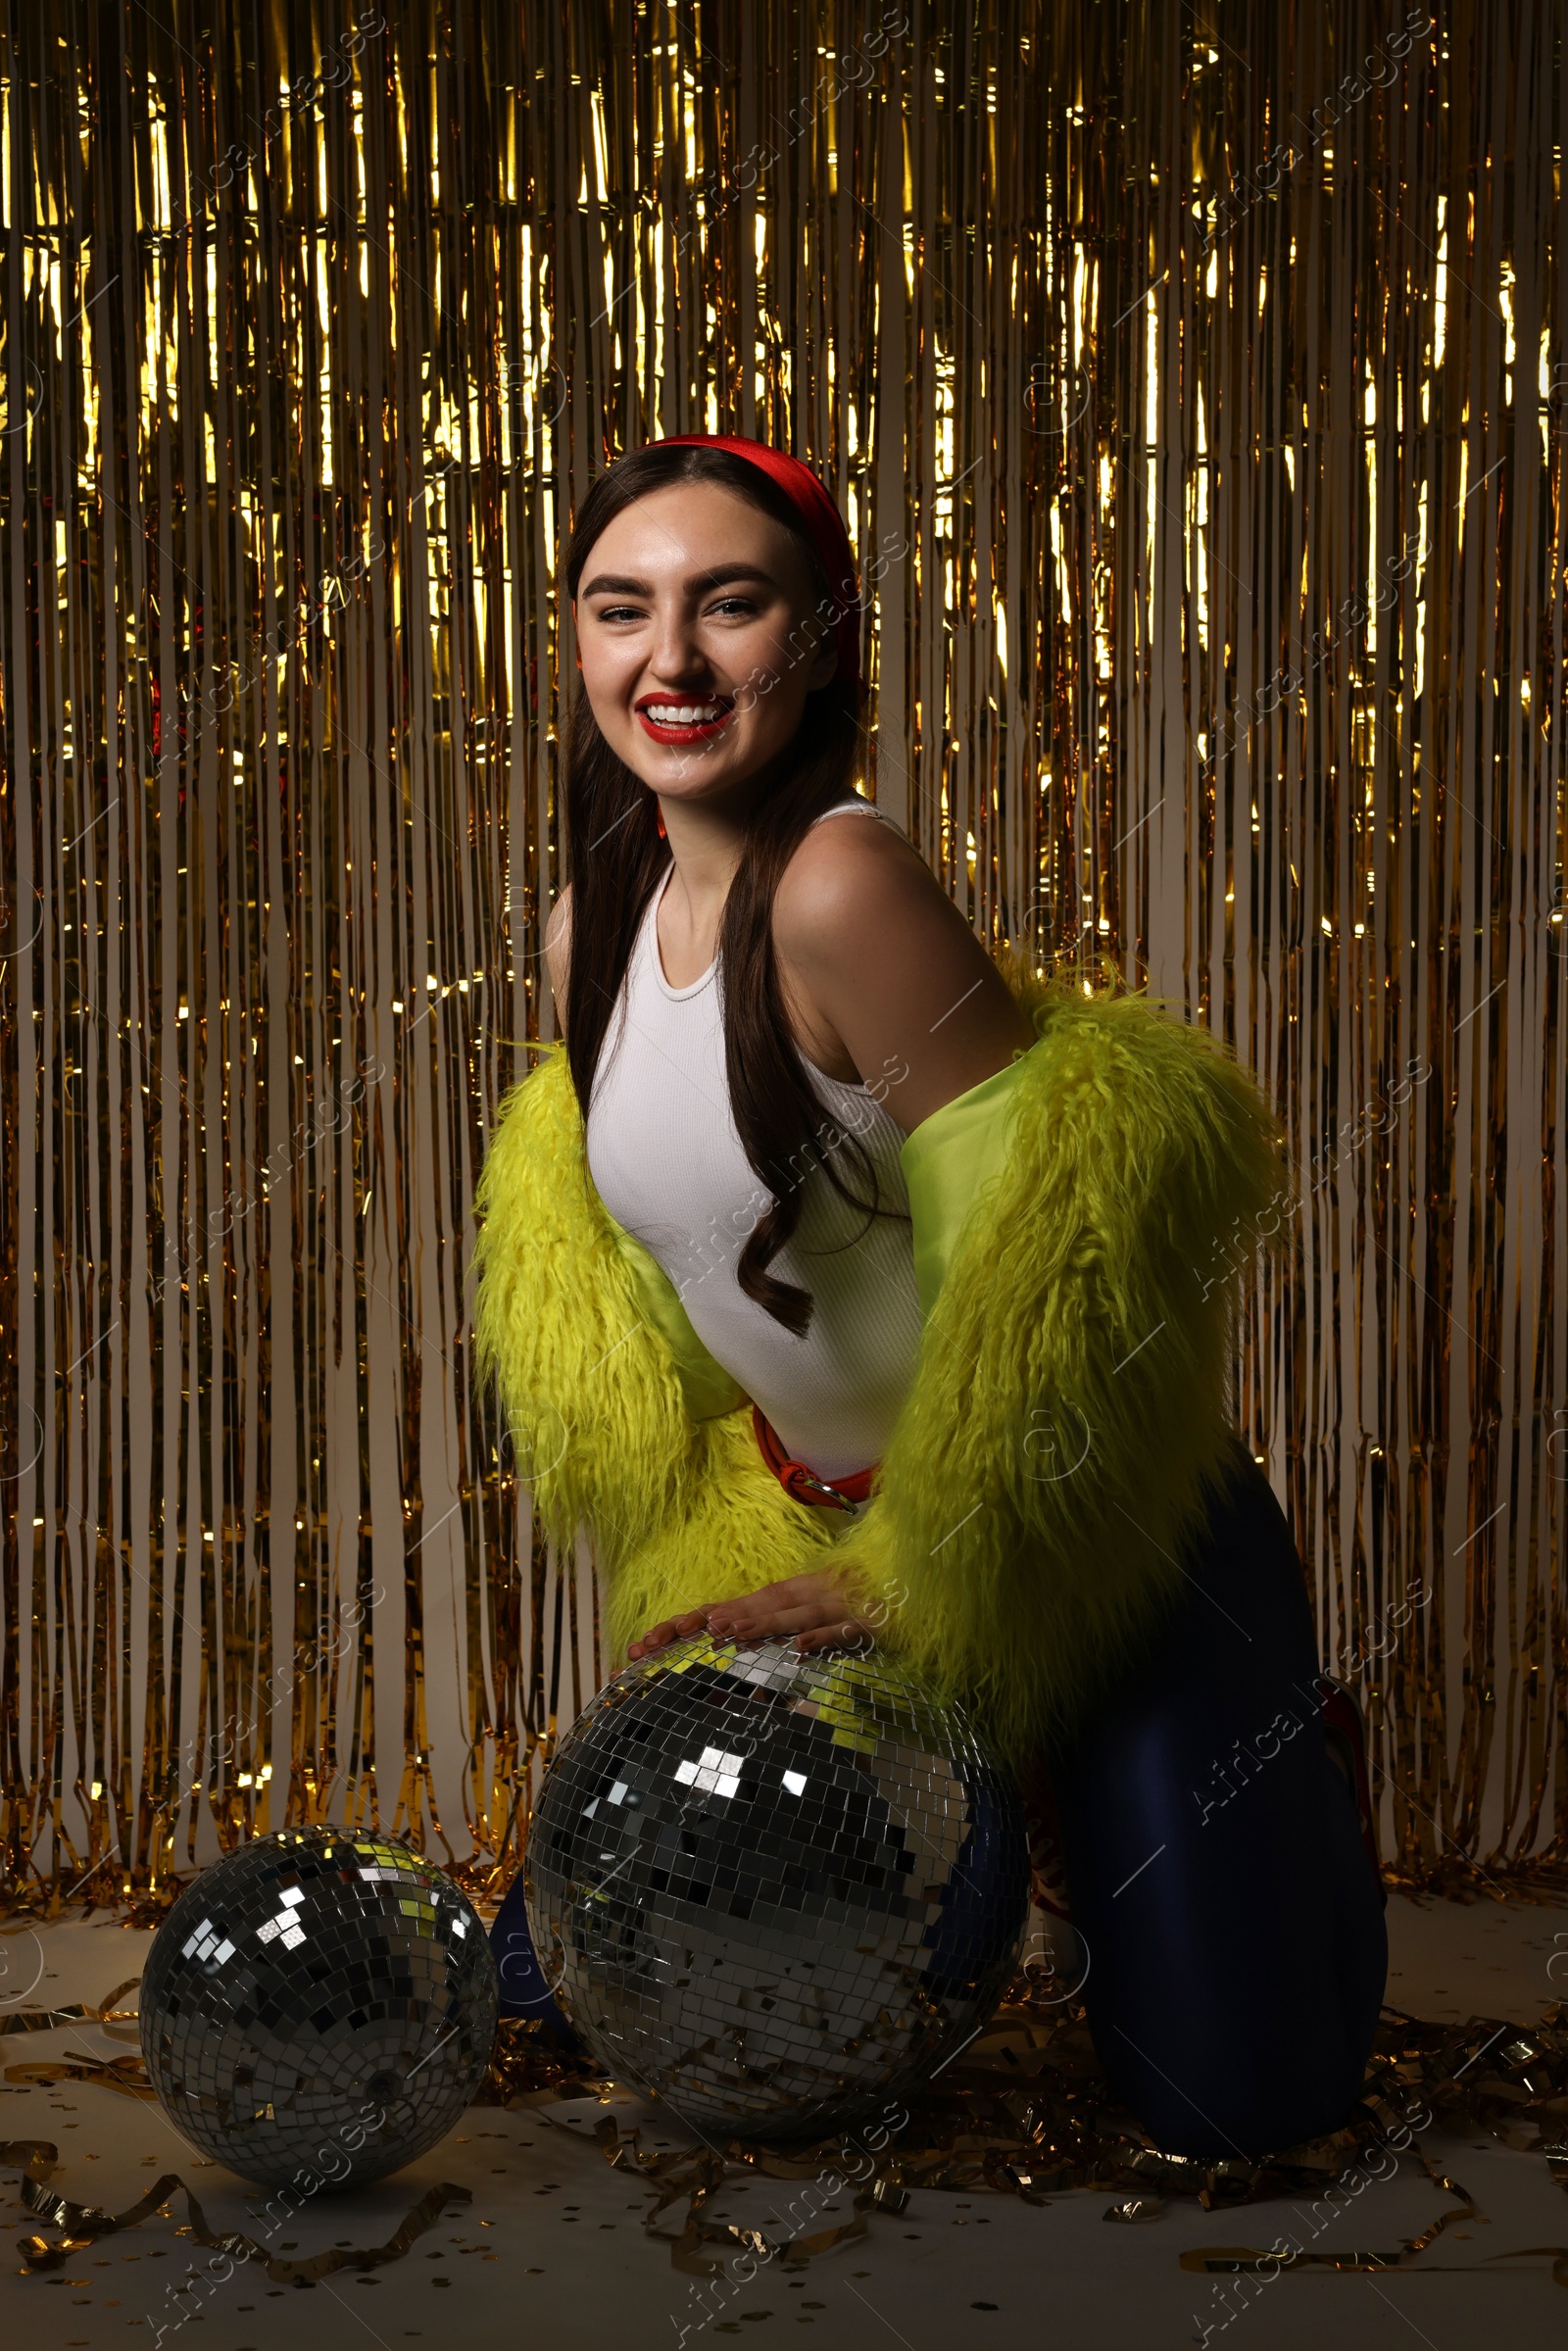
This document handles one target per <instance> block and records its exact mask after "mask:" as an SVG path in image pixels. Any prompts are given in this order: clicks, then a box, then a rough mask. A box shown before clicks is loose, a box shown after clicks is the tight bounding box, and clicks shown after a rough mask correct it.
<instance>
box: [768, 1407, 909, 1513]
mask: <svg viewBox="0 0 1568 2351" xmlns="http://www.w3.org/2000/svg"><path fill="white" fill-rule="evenodd" d="M752 1427H753V1428H754V1429H755V1430H756V1432H757V1442H758V1444H759V1445H760V1447H761V1451H762V1459H763V1460H764V1461H765V1462H766V1463H767V1466H768V1468H769V1469H770V1470H771V1471H772V1472H773V1475H774V1477H775V1478H777V1480H778V1482H779V1484H780V1485H781V1486H782V1487H783V1489H784V1491H785V1493H786V1494H788V1495H789V1496H790V1499H791V1500H792V1501H796V1502H814V1503H816V1505H817V1506H818V1508H819V1509H823V1510H848V1511H849V1512H850V1513H851V1514H852V1516H853V1514H854V1513H855V1512H856V1511H857V1510H858V1507H859V1505H860V1503H861V1502H863V1501H865V1500H867V1499H868V1498H869V1495H870V1492H871V1480H872V1479H873V1478H874V1477H875V1476H876V1473H877V1470H878V1468H879V1466H880V1464H879V1463H877V1462H875V1461H873V1462H872V1464H871V1466H870V1468H869V1469H858V1470H857V1471H856V1473H855V1475H854V1476H853V1477H852V1478H839V1479H836V1480H835V1481H834V1483H833V1484H832V1485H831V1486H829V1485H826V1484H825V1483H824V1482H823V1480H822V1479H821V1478H819V1477H818V1476H817V1475H816V1473H815V1471H814V1470H810V1469H808V1468H807V1466H806V1463H805V1462H804V1461H792V1460H791V1459H790V1456H789V1454H788V1453H786V1451H785V1450H784V1446H783V1444H782V1442H781V1440H780V1438H779V1435H778V1432H777V1431H776V1430H775V1429H774V1427H773V1426H772V1423H771V1422H770V1421H768V1420H766V1419H764V1418H763V1415H762V1412H761V1409H760V1406H759V1405H757V1404H754V1405H753V1406H752Z"/></svg>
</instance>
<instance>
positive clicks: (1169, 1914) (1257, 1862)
mask: <svg viewBox="0 0 1568 2351" xmlns="http://www.w3.org/2000/svg"><path fill="white" fill-rule="evenodd" d="M1235 1456H1236V1458H1235V1469H1234V1473H1233V1475H1232V1477H1231V1479H1230V1482H1229V1485H1228V1488H1227V1491H1226V1493H1225V1495H1224V1497H1223V1499H1222V1500H1220V1501H1219V1502H1217V1503H1216V1504H1215V1505H1214V1506H1213V1507H1212V1508H1211V1510H1210V1514H1209V1520H1208V1527H1207V1534H1206V1540H1205V1541H1204V1542H1202V1543H1199V1544H1195V1545H1194V1546H1193V1555H1192V1556H1191V1558H1190V1559H1189V1561H1188V1562H1187V1564H1188V1567H1189V1571H1190V1572H1189V1576H1188V1580H1187V1584H1186V1588H1185V1593H1184V1597H1183V1599H1182V1601H1181V1604H1180V1607H1179V1610H1178V1612H1177V1614H1176V1616H1175V1617H1174V1619H1173V1620H1172V1621H1171V1622H1170V1623H1168V1624H1167V1625H1166V1626H1165V1627H1164V1628H1163V1630H1162V1632H1161V1635H1160V1637H1159V1639H1158V1641H1157V1642H1156V1643H1155V1644H1154V1646H1153V1649H1152V1653H1151V1655H1150V1656H1149V1658H1148V1659H1147V1661H1146V1662H1145V1663H1144V1664H1143V1665H1141V1666H1140V1667H1139V1668H1138V1669H1137V1670H1135V1671H1134V1672H1133V1673H1132V1674H1131V1675H1130V1676H1129V1677H1127V1678H1126V1679H1124V1680H1122V1681H1121V1682H1119V1683H1118V1685H1117V1687H1116V1689H1115V1691H1114V1694H1113V1695H1112V1696H1111V1697H1110V1698H1108V1699H1107V1700H1106V1701H1104V1702H1103V1703H1102V1704H1101V1705H1099V1706H1098V1707H1096V1708H1095V1709H1094V1710H1093V1712H1092V1713H1091V1715H1090V1716H1089V1717H1088V1719H1087V1720H1086V1722H1085V1723H1084V1724H1083V1725H1082V1726H1081V1727H1080V1729H1079V1730H1078V1731H1077V1733H1076V1734H1075V1736H1074V1738H1073V1740H1072V1742H1071V1744H1070V1747H1069V1748H1068V1750H1067V1751H1066V1752H1064V1753H1061V1754H1057V1755H1055V1756H1054V1757H1052V1758H1051V1759H1050V1772H1051V1781H1052V1786H1053V1788H1054V1794H1055V1800H1056V1810H1057V1815H1058V1818H1059V1821H1060V1825H1061V1838H1062V1856H1063V1862H1064V1866H1065V1870H1066V1877H1067V1887H1068V1893H1069V1896H1070V1900H1071V1905H1072V1915H1073V1924H1074V1926H1075V1927H1076V1928H1077V1929H1078V1931H1079V1933H1080V1934H1081V1935H1082V1936H1083V1938H1084V1940H1085V1942H1086V1943H1087V1945H1088V1960H1089V1973H1088V1976H1087V1978H1086V1979H1085V1980H1084V1982H1083V1984H1082V1989H1081V1993H1080V1997H1081V1998H1082V1999H1083V2001H1084V2004H1085V2006H1086V2008H1087V2010H1088V2015H1089V2023H1090V2029H1091V2031H1092V2033H1093V2034H1094V2040H1095V2047H1096V2050H1097V2051H1098V2053H1099V2056H1100V2061H1101V2063H1102V2065H1103V2068H1104V2070H1105V2074H1106V2077H1107V2079H1108V2081H1109V2082H1110V2084H1111V2086H1112V2088H1113V2089H1114V2090H1115V2091H1116V2092H1117V2093H1118V2094H1119V2095H1120V2097H1121V2098H1122V2099H1123V2101H1124V2102H1125V2104H1126V2105H1127V2106H1128V2107H1129V2108H1130V2109H1131V2111H1132V2112H1133V2114H1135V2115H1136V2116H1137V2118H1138V2120H1139V2121H1140V2122H1141V2123H1142V2124H1143V2126H1144V2128H1145V2130H1146V2131H1149V2132H1150V2134H1151V2136H1152V2138H1153V2139H1154V2140H1155V2141H1156V2142H1157V2144H1158V2145H1159V2146H1161V2147H1162V2148H1164V2149H1165V2150H1166V2151H1167V2152H1168V2153H1171V2154H1179V2155H1195V2156H1220V2157H1222V2156H1247V2157H1256V2156H1259V2155H1263V2154H1266V2153H1268V2152H1270V2151H1271V2150H1273V2149H1276V2148H1281V2147H1286V2146H1289V2145H1291V2144H1293V2143H1294V2142H1295V2141H1296V2140H1298V2139H1301V2138H1306V2137H1309V2136H1312V2135H1313V2134H1315V2133H1316V2132H1318V2131H1331V2130H1334V2129H1337V2128H1338V2127H1339V2125H1340V2124H1342V2123H1343V2122H1344V2121H1345V2119H1346V2115H1347V2113H1348V2109H1349V2108H1350V2106H1351V2105H1353V2103H1354V2101H1355V2099H1356V2097H1357V2095H1358V2094H1359V2091H1360V2087H1361V2082H1362V2080H1363V2077H1364V2073H1365V2067H1366V2060H1367V2055H1368V2052H1369V2050H1370V2048H1371V2044H1372V2035H1373V2032H1374V2029H1375V2027H1376V2024H1377V2019H1378V2010H1379V2008H1380V2007H1381V2005H1382V2001H1383V1991H1384V1984H1385V1979H1386V1977H1387V1974H1388V1939H1387V1935H1386V1934H1385V1931H1384V1923H1383V1894H1382V1888H1381V1886H1380V1885H1379V1883H1378V1879H1377V1875H1376V1873H1375V1871H1374V1870H1373V1868H1372V1864H1371V1861H1370V1858H1369V1856H1368V1854H1367V1850H1366V1847H1365V1845H1364V1844H1363V1842H1362V1840H1361V1835H1360V1830H1359V1826H1358V1823H1357V1818H1356V1808H1355V1802H1354V1798H1353V1797H1352V1795H1351V1794H1350V1792H1349V1790H1348V1788H1347V1786H1346V1783H1345V1779H1344V1776H1343V1774H1342V1773H1341V1772H1340V1771H1339V1770H1338V1769H1337V1767H1336V1766H1335V1764H1334V1763H1333V1762H1332V1761H1331V1760H1330V1757H1329V1753H1328V1749H1327V1746H1326V1745H1325V1742H1324V1738H1323V1732H1322V1728H1321V1725H1320V1723H1319V1720H1318V1711H1317V1709H1318V1695H1319V1693H1318V1691H1317V1690H1315V1689H1314V1677H1315V1676H1316V1675H1317V1673H1318V1670H1319V1667H1318V1656H1317V1645H1316V1640H1315V1636H1314V1631H1313V1625H1312V1614H1311V1608H1310V1605H1309V1603H1308V1600H1307V1595H1306V1582H1305V1577H1304V1575H1303V1573H1302V1569H1301V1564H1300V1559H1299V1555H1298V1552H1297V1549H1296V1544H1295V1543H1294V1542H1293V1540H1292V1537H1291V1531H1290V1527H1289V1525H1288V1523H1287V1521H1286V1518H1285V1513H1284V1512H1283V1510H1282V1509H1281V1508H1280V1506H1279V1503H1278V1502H1277V1501H1276V1499H1275V1497H1274V1494H1273V1491H1272V1489H1271V1488H1270V1486H1269V1483H1268V1480H1267V1478H1266V1477H1265V1476H1264V1474H1263V1471H1262V1469H1261V1468H1260V1467H1259V1466H1258V1464H1257V1463H1256V1462H1255V1461H1254V1460H1253V1458H1252V1456H1251V1454H1250V1452H1249V1451H1248V1449H1247V1447H1246V1445H1244V1444H1243V1443H1242V1441H1241V1440H1240V1439H1239V1438H1238V1439H1237V1440H1236V1442H1235Z"/></svg>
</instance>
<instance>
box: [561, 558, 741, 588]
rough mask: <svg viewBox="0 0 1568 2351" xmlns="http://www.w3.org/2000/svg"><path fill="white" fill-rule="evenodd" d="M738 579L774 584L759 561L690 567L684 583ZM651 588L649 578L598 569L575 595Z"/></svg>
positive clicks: (714, 583)
mask: <svg viewBox="0 0 1568 2351" xmlns="http://www.w3.org/2000/svg"><path fill="white" fill-rule="evenodd" d="M738 579H755V580H760V582H761V583H762V585H763V586H764V587H767V588H776V587H777V586H778V581H777V580H776V579H775V578H774V577H773V574H772V573H771V571H764V570H763V569H762V568H761V566H760V564H759V563H720V564H718V565H717V566H716V567H715V568H714V569H713V570H711V571H694V572H693V574H692V576H691V578H690V579H689V580H688V581H687V582H686V585H687V587H688V588H722V587H727V586H729V585H730V584H731V583H732V582H733V581H735V580H738ZM653 592H654V590H653V584H652V582H651V581H649V580H646V579H632V578H631V577H629V576H628V575H627V574H625V573H622V572H612V571H601V572H600V573H599V575H598V577H597V578H596V579H591V580H590V581H589V582H588V584H587V586H586V587H585V588H579V590H578V591H577V593H578V595H579V596H606V595H609V596H652V594H653Z"/></svg>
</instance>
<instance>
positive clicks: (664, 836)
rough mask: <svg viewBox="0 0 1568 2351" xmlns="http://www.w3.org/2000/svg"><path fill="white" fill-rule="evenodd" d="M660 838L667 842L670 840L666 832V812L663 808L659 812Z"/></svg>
mask: <svg viewBox="0 0 1568 2351" xmlns="http://www.w3.org/2000/svg"><path fill="white" fill-rule="evenodd" d="M659 838H660V839H661V841H667V840H668V839H669V835H668V834H667V833H666V832H665V830H664V811H663V809H662V808H661V809H660V811H659Z"/></svg>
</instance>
